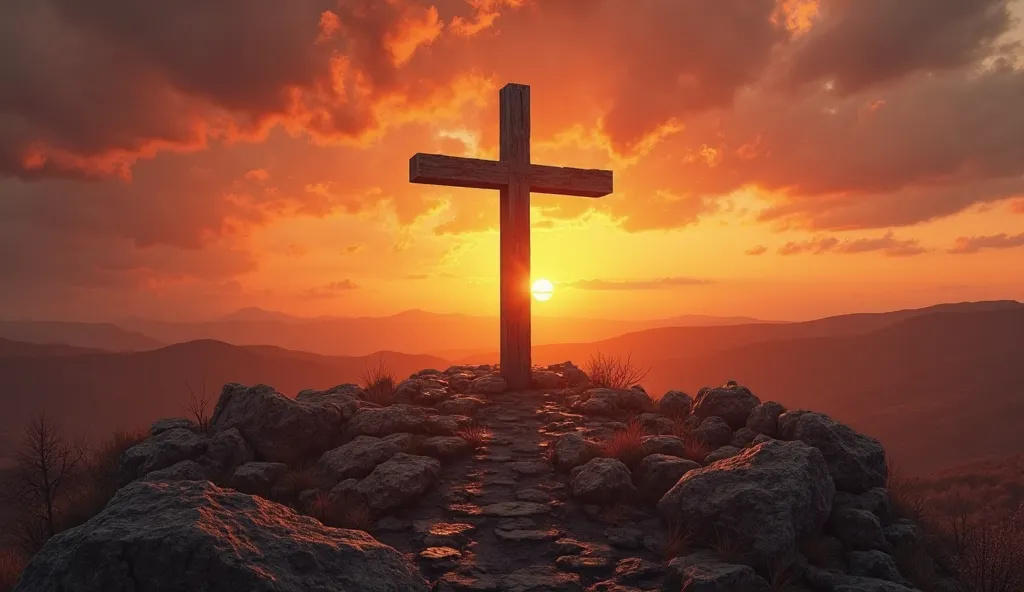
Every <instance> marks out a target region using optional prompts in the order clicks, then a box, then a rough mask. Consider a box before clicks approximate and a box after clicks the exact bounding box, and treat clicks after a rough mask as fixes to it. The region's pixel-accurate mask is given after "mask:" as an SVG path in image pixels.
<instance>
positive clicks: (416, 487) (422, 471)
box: [331, 452, 441, 512]
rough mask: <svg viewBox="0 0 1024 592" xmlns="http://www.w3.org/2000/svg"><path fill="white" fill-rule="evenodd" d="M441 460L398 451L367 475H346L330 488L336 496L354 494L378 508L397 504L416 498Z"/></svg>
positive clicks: (430, 482) (432, 479)
mask: <svg viewBox="0 0 1024 592" xmlns="http://www.w3.org/2000/svg"><path fill="white" fill-rule="evenodd" d="M440 471H441V463H440V462H438V460H437V459H436V458H430V457H429V456H415V455H412V454H406V453H404V452H399V453H397V454H395V455H394V456H392V457H391V458H390V459H388V460H387V461H385V462H383V463H381V464H379V465H377V468H375V469H374V470H373V472H371V473H370V474H369V475H368V476H367V477H366V478H364V479H362V480H360V481H356V480H354V479H348V480H345V481H342V482H341V483H338V484H337V485H336V486H335V487H334V489H332V490H331V495H332V496H333V497H335V498H336V499H348V498H349V497H350V496H353V495H354V496H356V497H358V498H359V499H361V500H362V501H363V503H365V504H366V505H367V507H369V508H370V509H371V510H374V511H377V512H384V511H390V510H394V509H397V508H400V507H402V506H404V505H407V504H409V503H410V502H412V501H414V500H416V499H419V497H420V496H422V495H423V493H424V492H426V491H427V489H429V488H430V487H431V486H432V485H433V484H434V482H435V481H436V480H437V475H438V473H439V472H440Z"/></svg>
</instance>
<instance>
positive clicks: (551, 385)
mask: <svg viewBox="0 0 1024 592" xmlns="http://www.w3.org/2000/svg"><path fill="white" fill-rule="evenodd" d="M566 386H568V383H567V382H566V380H565V379H564V378H562V377H561V376H559V375H558V373H557V372H552V371H551V370H541V369H537V368H534V370H533V375H532V376H531V378H530V387H531V388H534V389H537V390H541V391H553V390H558V389H562V388H565V387H566Z"/></svg>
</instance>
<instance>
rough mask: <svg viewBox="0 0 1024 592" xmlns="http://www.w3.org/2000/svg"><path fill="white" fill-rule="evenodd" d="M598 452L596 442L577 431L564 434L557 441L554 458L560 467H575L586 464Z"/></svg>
mask: <svg viewBox="0 0 1024 592" xmlns="http://www.w3.org/2000/svg"><path fill="white" fill-rule="evenodd" d="M597 453H598V445H597V443H596V442H593V441H591V440H588V439H586V438H584V437H583V436H581V435H579V434H577V433H570V434H566V435H564V436H562V437H561V438H559V439H558V441H557V442H555V447H554V453H553V456H552V460H553V461H554V463H555V466H556V467H558V468H560V469H566V470H568V469H573V468H576V467H578V466H580V465H583V464H586V463H587V462H588V461H590V459H592V458H594V456H595V455H596V454H597Z"/></svg>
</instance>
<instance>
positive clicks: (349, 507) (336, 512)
mask: <svg viewBox="0 0 1024 592" xmlns="http://www.w3.org/2000/svg"><path fill="white" fill-rule="evenodd" d="M306 513H307V515H309V516H312V517H313V518H316V519H317V520H319V521H320V522H322V523H323V524H324V525H325V526H333V527H335V528H351V529H356V530H366V529H367V528H369V527H370V525H371V524H373V512H372V511H371V510H370V508H369V507H367V506H366V504H364V503H362V502H361V501H356V500H342V499H337V498H335V497H334V496H332V495H331V494H330V493H328V492H326V491H320V492H317V494H316V495H315V496H314V497H313V499H312V501H310V503H309V506H308V507H307V508H306Z"/></svg>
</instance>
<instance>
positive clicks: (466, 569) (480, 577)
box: [434, 565, 499, 592]
mask: <svg viewBox="0 0 1024 592" xmlns="http://www.w3.org/2000/svg"><path fill="white" fill-rule="evenodd" d="M498 590H499V588H498V580H497V578H495V577H494V576H492V575H490V574H488V573H487V572H485V571H484V570H483V569H481V568H480V567H478V566H476V565H463V566H459V567H458V568H457V569H456V570H455V571H450V572H448V573H446V574H444V575H442V576H441V577H440V578H438V580H437V584H436V585H435V586H434V592H498Z"/></svg>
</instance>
